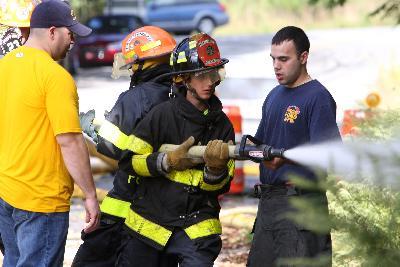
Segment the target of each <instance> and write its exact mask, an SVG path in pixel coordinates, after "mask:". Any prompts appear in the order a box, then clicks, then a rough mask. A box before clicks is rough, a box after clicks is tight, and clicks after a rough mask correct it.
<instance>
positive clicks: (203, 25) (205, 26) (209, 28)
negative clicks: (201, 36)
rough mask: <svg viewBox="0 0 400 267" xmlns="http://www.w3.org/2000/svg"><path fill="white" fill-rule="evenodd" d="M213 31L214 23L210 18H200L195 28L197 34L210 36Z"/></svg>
mask: <svg viewBox="0 0 400 267" xmlns="http://www.w3.org/2000/svg"><path fill="white" fill-rule="evenodd" d="M214 29H215V23H214V21H213V20H212V19H211V18H202V19H201V20H200V22H199V24H198V26H197V30H198V31H199V32H204V33H207V34H211V33H212V32H213V31H214Z"/></svg>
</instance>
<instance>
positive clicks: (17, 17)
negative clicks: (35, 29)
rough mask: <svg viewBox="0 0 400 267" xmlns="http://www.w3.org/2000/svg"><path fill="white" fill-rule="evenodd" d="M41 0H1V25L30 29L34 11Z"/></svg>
mask: <svg viewBox="0 0 400 267" xmlns="http://www.w3.org/2000/svg"><path fill="white" fill-rule="evenodd" d="M40 2H41V0H0V24H3V25H7V26H11V27H29V25H30V19H31V15H32V11H33V9H34V8H35V6H37V5H38V4H40Z"/></svg>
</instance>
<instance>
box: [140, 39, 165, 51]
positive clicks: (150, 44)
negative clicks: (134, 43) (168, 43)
mask: <svg viewBox="0 0 400 267" xmlns="http://www.w3.org/2000/svg"><path fill="white" fill-rule="evenodd" d="M160 45H161V40H157V41H153V42H148V43H147V44H145V45H142V46H141V47H140V50H141V51H142V52H146V51H147V50H150V49H153V48H154V47H157V46H160Z"/></svg>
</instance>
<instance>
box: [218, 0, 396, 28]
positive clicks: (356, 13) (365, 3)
mask: <svg viewBox="0 0 400 267" xmlns="http://www.w3.org/2000/svg"><path fill="white" fill-rule="evenodd" d="M221 3H223V4H224V5H225V7H226V10H227V12H228V14H229V16H230V23H229V24H228V25H226V26H222V27H220V28H218V29H217V30H216V34H218V35H232V34H240V35H246V34H262V33H271V32H275V31H277V30H278V29H280V28H282V27H284V26H287V25H296V26H300V27H302V28H304V29H308V30H309V29H320V28H343V27H366V26H376V25H388V24H389V25H393V24H394V19H390V18H387V19H384V20H381V19H380V18H379V17H369V16H368V14H369V13H370V12H372V11H373V10H374V9H375V8H376V7H377V6H378V5H379V3H380V1H374V0H352V1H349V2H348V3H347V4H346V5H344V6H342V7H336V8H334V9H332V10H330V9H327V8H325V7H324V6H322V5H321V4H319V5H316V6H309V5H308V4H307V3H308V1H307V0H286V1H278V0H251V1H250V0H221Z"/></svg>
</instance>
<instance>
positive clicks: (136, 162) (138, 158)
mask: <svg viewBox="0 0 400 267" xmlns="http://www.w3.org/2000/svg"><path fill="white" fill-rule="evenodd" d="M148 156H149V154H147V155H134V156H133V157H132V168H133V170H134V171H135V173H137V174H138V175H140V176H151V174H150V171H149V168H148V167H147V162H146V159H147V157H148Z"/></svg>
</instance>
